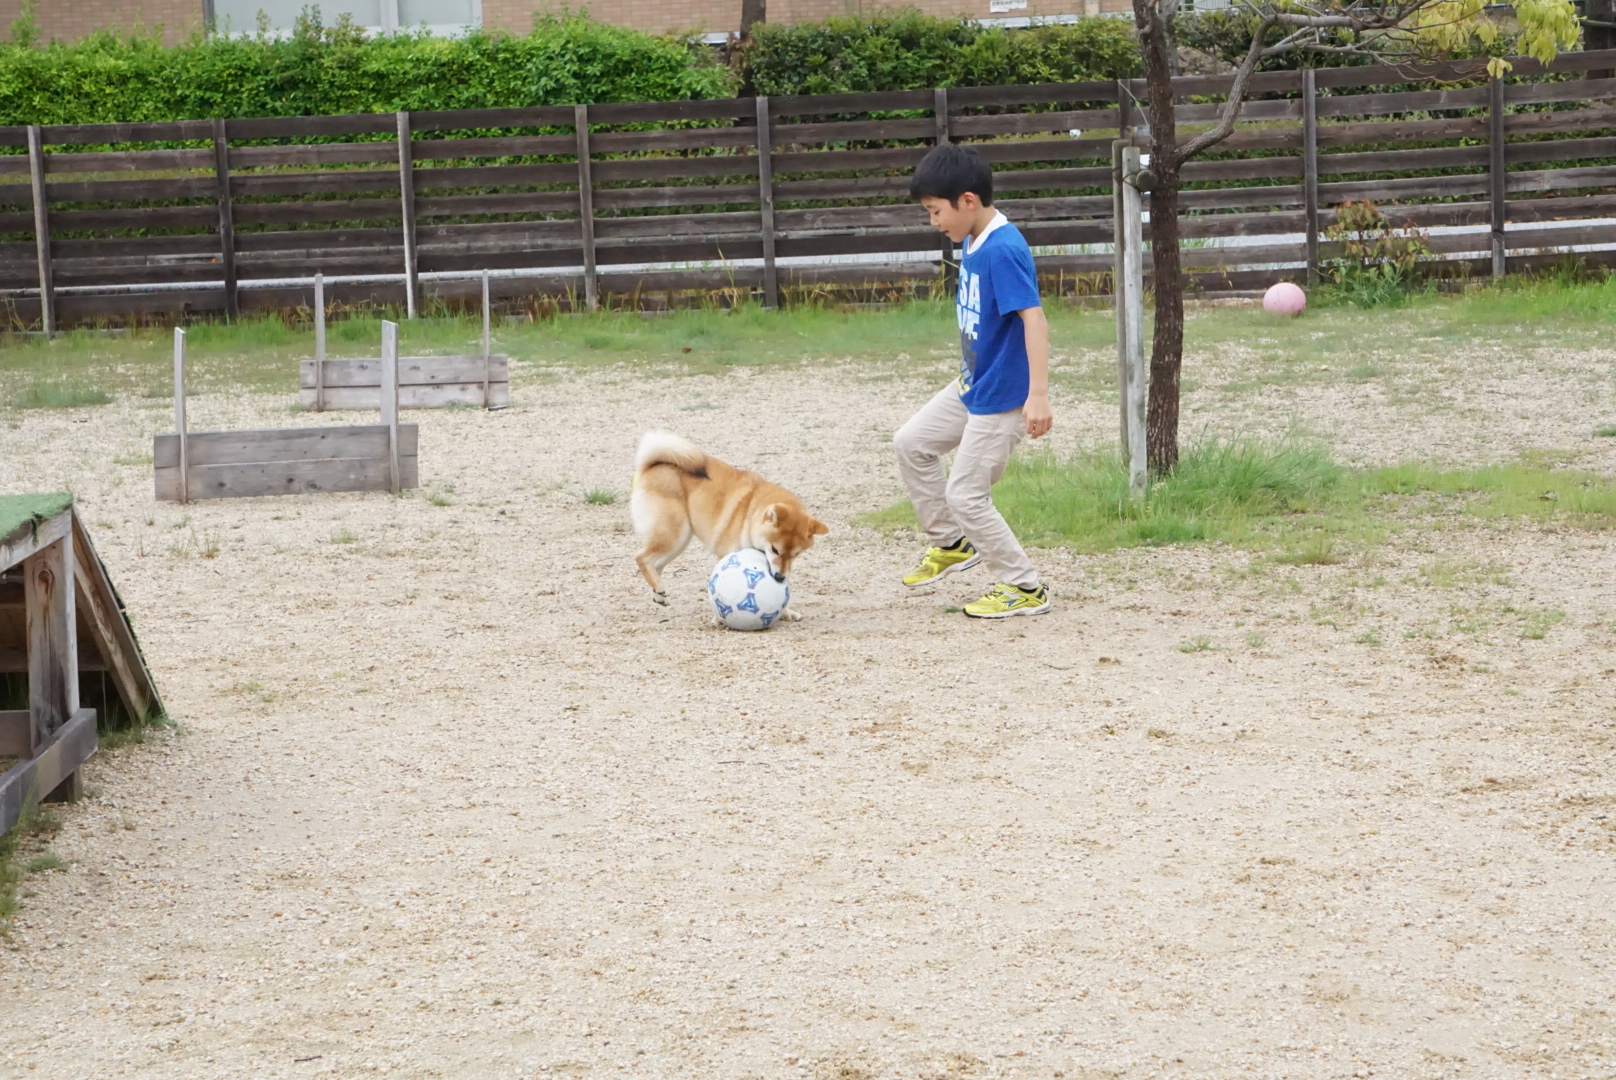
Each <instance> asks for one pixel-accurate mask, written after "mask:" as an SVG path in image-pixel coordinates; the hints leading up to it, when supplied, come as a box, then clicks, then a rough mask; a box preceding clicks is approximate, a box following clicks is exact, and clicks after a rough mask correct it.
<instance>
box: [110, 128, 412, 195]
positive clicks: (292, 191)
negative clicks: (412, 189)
mask: <svg viewBox="0 0 1616 1080" xmlns="http://www.w3.org/2000/svg"><path fill="white" fill-rule="evenodd" d="M231 123H232V124H235V123H237V121H232V122H231ZM231 130H232V131H234V130H235V128H234V127H232V128H231ZM389 164H392V163H391V162H389ZM425 173H426V170H419V169H418V170H416V176H415V186H416V187H417V188H422V187H426V186H428V185H426V184H425V183H424V182H423V175H424V174H425ZM122 182H123V183H132V182H133V181H122ZM230 183H231V190H232V191H233V192H234V193H235V194H236V195H239V196H242V197H244V198H247V197H256V196H263V195H302V196H306V195H346V194H351V193H353V192H356V191H375V192H383V193H392V192H396V191H397V190H398V169H397V168H389V169H341V170H332V171H330V172H310V173H260V174H257V175H254V174H251V173H249V174H247V175H243V174H241V173H233V174H232V175H231V178H230Z"/></svg>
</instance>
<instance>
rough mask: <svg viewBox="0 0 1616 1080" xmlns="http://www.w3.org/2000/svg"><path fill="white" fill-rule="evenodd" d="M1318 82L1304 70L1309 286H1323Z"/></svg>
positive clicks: (1304, 185)
mask: <svg viewBox="0 0 1616 1080" xmlns="http://www.w3.org/2000/svg"><path fill="white" fill-rule="evenodd" d="M1317 84H1318V79H1317V77H1316V75H1315V74H1314V71H1313V69H1312V68H1303V69H1302V207H1303V210H1302V214H1303V217H1304V218H1305V219H1306V229H1307V284H1308V287H1309V288H1312V287H1313V286H1314V285H1317V284H1318V283H1319V106H1318V100H1317V90H1318V85H1317Z"/></svg>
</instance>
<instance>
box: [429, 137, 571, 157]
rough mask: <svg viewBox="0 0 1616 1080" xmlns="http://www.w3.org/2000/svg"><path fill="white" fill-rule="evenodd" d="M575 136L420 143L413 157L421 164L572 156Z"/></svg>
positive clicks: (442, 140)
mask: <svg viewBox="0 0 1616 1080" xmlns="http://www.w3.org/2000/svg"><path fill="white" fill-rule="evenodd" d="M572 148H573V137H572V136H571V135H506V136H496V137H494V138H474V139H416V140H415V142H414V145H413V146H411V148H410V155H411V156H412V157H414V158H415V159H416V160H418V161H451V160H460V159H464V158H486V157H544V156H549V155H553V154H570V153H571V152H572Z"/></svg>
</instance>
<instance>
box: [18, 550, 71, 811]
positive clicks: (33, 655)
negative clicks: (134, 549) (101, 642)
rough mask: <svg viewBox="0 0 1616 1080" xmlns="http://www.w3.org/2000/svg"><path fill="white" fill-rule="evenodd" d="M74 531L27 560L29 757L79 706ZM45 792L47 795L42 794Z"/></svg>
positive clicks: (25, 613)
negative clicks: (74, 588) (74, 590)
mask: <svg viewBox="0 0 1616 1080" xmlns="http://www.w3.org/2000/svg"><path fill="white" fill-rule="evenodd" d="M73 568H74V559H73V531H72V530H71V529H69V530H68V531H67V535H65V536H63V537H62V538H61V539H60V540H58V541H56V542H55V543H54V544H49V545H47V546H46V547H45V548H44V549H43V550H41V551H38V552H36V553H35V554H33V555H30V556H29V557H28V558H26V559H24V560H23V564H22V570H23V612H24V614H23V619H24V622H25V623H26V626H27V634H28V713H29V725H28V726H29V728H30V735H29V738H30V740H31V742H32V747H31V749H30V752H29V756H32V755H33V754H36V753H38V752H39V750H40V748H41V747H43V746H44V745H45V743H47V742H49V741H50V737H51V736H52V735H53V734H55V733H56V730H57V729H58V728H60V727H61V726H62V725H63V724H65V723H67V722H68V721H69V720H71V719H73V714H74V713H75V712H77V711H78V707H79V659H78V625H77V623H76V621H75V612H76V610H77V606H76V605H75V604H74V597H73ZM41 794H44V793H43V792H42V793H41Z"/></svg>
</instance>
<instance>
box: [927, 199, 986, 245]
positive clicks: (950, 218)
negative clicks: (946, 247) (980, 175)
mask: <svg viewBox="0 0 1616 1080" xmlns="http://www.w3.org/2000/svg"><path fill="white" fill-rule="evenodd" d="M920 205H921V206H923V207H925V208H926V213H928V214H930V215H931V224H932V227H933V228H934V229H936V230H937V231H938V232H940V233H943V234H944V235H946V236H947V237H948V238H949V239H950V240H952V241H954V243H956V244H957V243H959V242H960V241H962V240H964V239H965V237H966V236H967V235H969V234H970V231H971V226H973V225H975V224H976V221H977V218H978V217H979V216H980V215H981V213H982V200H981V199H980V198H978V197H977V195H976V193H975V192H971V191H967V192H966V193H965V194H963V195H961V196H960V197H959V203H958V204H957V205H956V204H955V203H951V202H949V201H948V200H947V199H942V198H938V197H937V196H935V195H922V196H921V197H920Z"/></svg>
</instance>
